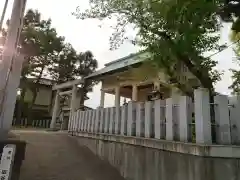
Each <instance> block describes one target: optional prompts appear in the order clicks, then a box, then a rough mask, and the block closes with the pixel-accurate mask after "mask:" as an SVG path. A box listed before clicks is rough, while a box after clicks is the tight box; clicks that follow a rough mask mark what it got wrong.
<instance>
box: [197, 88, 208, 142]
mask: <svg viewBox="0 0 240 180" xmlns="http://www.w3.org/2000/svg"><path fill="white" fill-rule="evenodd" d="M194 101H195V102H194V103H195V106H194V107H195V129H196V143H204V144H212V135H211V118H210V102H209V92H208V90H207V89H203V88H199V89H196V90H194Z"/></svg>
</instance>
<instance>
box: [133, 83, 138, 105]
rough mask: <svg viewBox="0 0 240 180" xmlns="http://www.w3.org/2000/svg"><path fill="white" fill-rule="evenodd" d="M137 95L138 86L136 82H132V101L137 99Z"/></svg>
mask: <svg viewBox="0 0 240 180" xmlns="http://www.w3.org/2000/svg"><path fill="white" fill-rule="evenodd" d="M137 97H138V87H137V85H136V84H134V85H133V86H132V101H137V100H138V99H137Z"/></svg>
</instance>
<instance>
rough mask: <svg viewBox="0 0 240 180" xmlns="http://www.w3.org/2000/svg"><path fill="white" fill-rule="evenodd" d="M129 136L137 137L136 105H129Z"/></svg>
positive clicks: (132, 103) (131, 103)
mask: <svg viewBox="0 0 240 180" xmlns="http://www.w3.org/2000/svg"><path fill="white" fill-rule="evenodd" d="M127 117H128V118H127V135H128V136H135V135H136V103H134V102H129V103H128V115H127Z"/></svg>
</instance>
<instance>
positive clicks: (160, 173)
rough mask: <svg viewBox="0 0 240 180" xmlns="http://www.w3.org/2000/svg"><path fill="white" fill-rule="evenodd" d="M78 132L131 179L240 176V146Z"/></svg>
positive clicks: (216, 179)
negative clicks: (206, 144)
mask: <svg viewBox="0 0 240 180" xmlns="http://www.w3.org/2000/svg"><path fill="white" fill-rule="evenodd" d="M75 135H77V137H74V138H76V139H77V141H78V143H79V144H80V145H84V146H87V147H88V148H89V149H90V150H91V151H92V152H93V153H95V154H97V155H98V156H100V157H101V159H103V160H106V161H108V162H109V163H110V164H111V165H112V166H114V167H116V168H117V169H118V170H119V171H120V173H121V175H122V176H123V177H125V178H126V179H127V180H159V179H161V180H228V179H229V180H238V179H240V166H239V164H240V159H239V158H240V147H234V146H233V147H231V146H204V145H197V144H189V143H181V142H173V141H163V140H154V139H146V138H136V137H126V136H116V135H103V134H102V135H101V134H100V135H96V134H89V133H78V134H75Z"/></svg>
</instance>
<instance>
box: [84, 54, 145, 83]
mask: <svg viewBox="0 0 240 180" xmlns="http://www.w3.org/2000/svg"><path fill="white" fill-rule="evenodd" d="M148 57H149V53H147V52H140V53H136V54H130V55H128V56H126V57H123V58H121V59H117V60H115V61H112V62H109V63H107V64H105V67H104V68H102V69H100V70H98V71H96V72H94V73H92V74H90V75H89V76H87V77H86V79H88V78H93V77H97V76H100V75H104V74H106V73H109V72H112V71H116V70H118V69H121V68H124V67H127V66H130V65H133V64H137V63H140V62H143V61H144V60H146V59H147V58H148Z"/></svg>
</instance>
